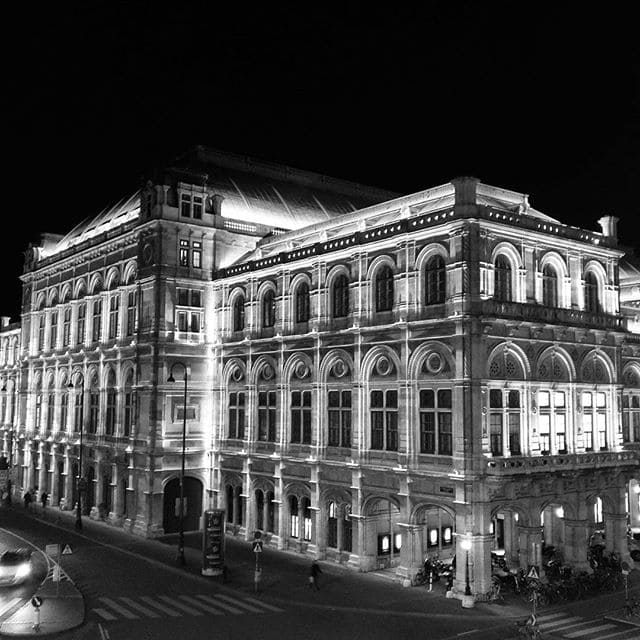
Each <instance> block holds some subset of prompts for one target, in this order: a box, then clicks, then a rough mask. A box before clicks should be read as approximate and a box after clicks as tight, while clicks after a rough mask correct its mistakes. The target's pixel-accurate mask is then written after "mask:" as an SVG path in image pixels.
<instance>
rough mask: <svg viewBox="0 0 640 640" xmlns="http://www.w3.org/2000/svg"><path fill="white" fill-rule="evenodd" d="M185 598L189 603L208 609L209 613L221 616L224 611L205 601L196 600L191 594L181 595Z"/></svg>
mask: <svg viewBox="0 0 640 640" xmlns="http://www.w3.org/2000/svg"><path fill="white" fill-rule="evenodd" d="M180 597H181V598H182V599H183V600H185V601H186V602H188V603H189V604H193V605H195V606H196V607H200V608H201V609H204V610H205V611H208V612H209V613H213V614H214V615H216V616H221V615H222V611H220V610H219V609H214V608H213V607H210V606H209V605H208V604H205V603H204V602H200V601H198V600H196V599H195V598H192V597H191V596H180Z"/></svg>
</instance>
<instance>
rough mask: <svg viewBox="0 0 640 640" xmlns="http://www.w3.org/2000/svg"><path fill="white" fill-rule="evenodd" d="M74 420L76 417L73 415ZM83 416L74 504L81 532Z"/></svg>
mask: <svg viewBox="0 0 640 640" xmlns="http://www.w3.org/2000/svg"><path fill="white" fill-rule="evenodd" d="M73 388H74V386H73V382H72V381H71V380H69V384H68V385H67V389H73ZM80 389H81V390H80V393H82V387H81V388H80ZM74 407H75V398H74ZM73 417H74V420H75V419H76V416H75V414H74V416H73ZM83 421H84V420H83V416H82V414H80V420H79V422H80V425H79V426H80V450H79V454H78V501H77V502H76V529H77V530H78V531H81V530H82V434H83V432H84V429H83V424H82V423H83Z"/></svg>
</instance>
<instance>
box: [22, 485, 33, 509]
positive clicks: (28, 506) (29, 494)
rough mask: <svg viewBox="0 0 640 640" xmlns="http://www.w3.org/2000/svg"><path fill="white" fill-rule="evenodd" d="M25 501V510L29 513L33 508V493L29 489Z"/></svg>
mask: <svg viewBox="0 0 640 640" xmlns="http://www.w3.org/2000/svg"><path fill="white" fill-rule="evenodd" d="M22 499H23V501H24V509H25V511H29V509H30V508H31V500H32V498H31V491H29V489H27V490H26V492H25V494H24V496H23V498H22Z"/></svg>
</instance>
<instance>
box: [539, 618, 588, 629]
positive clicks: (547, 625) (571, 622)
mask: <svg viewBox="0 0 640 640" xmlns="http://www.w3.org/2000/svg"><path fill="white" fill-rule="evenodd" d="M580 621H582V622H586V620H585V619H584V618H582V617H580V616H573V617H567V618H562V620H553V621H552V622H544V623H542V624H539V625H538V626H539V627H540V628H541V629H551V628H552V627H564V626H565V625H566V626H570V627H571V626H575V625H576V624H580ZM556 631H557V629H556Z"/></svg>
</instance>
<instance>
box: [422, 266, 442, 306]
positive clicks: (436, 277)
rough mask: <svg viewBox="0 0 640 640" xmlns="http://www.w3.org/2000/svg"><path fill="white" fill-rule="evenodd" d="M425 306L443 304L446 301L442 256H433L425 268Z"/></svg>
mask: <svg viewBox="0 0 640 640" xmlns="http://www.w3.org/2000/svg"><path fill="white" fill-rule="evenodd" d="M424 281H425V296H424V298H425V304H441V303H443V302H444V299H445V293H446V291H445V286H446V280H445V268H444V260H443V258H442V256H433V258H431V259H430V260H429V261H428V262H427V266H426V268H425V278H424Z"/></svg>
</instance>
